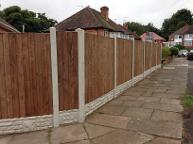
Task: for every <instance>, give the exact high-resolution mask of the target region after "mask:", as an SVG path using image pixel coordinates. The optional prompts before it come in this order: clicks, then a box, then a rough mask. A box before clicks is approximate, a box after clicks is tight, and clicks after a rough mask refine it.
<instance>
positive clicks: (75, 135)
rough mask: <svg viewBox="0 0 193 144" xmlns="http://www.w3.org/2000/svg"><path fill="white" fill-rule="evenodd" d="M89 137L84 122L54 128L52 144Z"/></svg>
mask: <svg viewBox="0 0 193 144" xmlns="http://www.w3.org/2000/svg"><path fill="white" fill-rule="evenodd" d="M85 139H88V137H87V134H86V132H85V130H84V128H83V125H82V124H73V125H69V126H64V127H59V128H55V129H53V130H52V135H51V142H52V144H61V143H67V142H74V141H80V140H85Z"/></svg>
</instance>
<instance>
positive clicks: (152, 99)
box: [137, 96, 161, 102]
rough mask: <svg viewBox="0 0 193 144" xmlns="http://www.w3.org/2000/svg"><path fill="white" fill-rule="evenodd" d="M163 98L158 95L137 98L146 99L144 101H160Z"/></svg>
mask: <svg viewBox="0 0 193 144" xmlns="http://www.w3.org/2000/svg"><path fill="white" fill-rule="evenodd" d="M160 99H161V98H158V97H145V96H143V97H138V98H137V100H140V101H144V102H159V101H160Z"/></svg>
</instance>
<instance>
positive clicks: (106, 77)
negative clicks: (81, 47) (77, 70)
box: [85, 34, 114, 103]
mask: <svg viewBox="0 0 193 144" xmlns="http://www.w3.org/2000/svg"><path fill="white" fill-rule="evenodd" d="M85 63H86V64H85V68H86V91H85V93H86V103H89V102H91V101H93V100H94V99H96V98H98V97H100V96H102V95H104V94H106V93H108V92H110V91H111V90H112V89H113V88H114V75H113V74H114V39H111V38H107V37H102V36H96V35H91V34H85Z"/></svg>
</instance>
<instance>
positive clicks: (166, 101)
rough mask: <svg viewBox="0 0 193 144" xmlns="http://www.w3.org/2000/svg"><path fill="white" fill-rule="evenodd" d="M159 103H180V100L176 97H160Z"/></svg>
mask: <svg viewBox="0 0 193 144" xmlns="http://www.w3.org/2000/svg"><path fill="white" fill-rule="evenodd" d="M160 102H161V103H166V104H176V105H180V103H181V101H180V100H176V99H167V98H161V101H160Z"/></svg>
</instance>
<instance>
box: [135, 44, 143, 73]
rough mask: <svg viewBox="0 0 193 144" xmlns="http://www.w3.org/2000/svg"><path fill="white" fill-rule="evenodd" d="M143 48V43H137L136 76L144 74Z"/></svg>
mask: <svg viewBox="0 0 193 144" xmlns="http://www.w3.org/2000/svg"><path fill="white" fill-rule="evenodd" d="M143 48H144V44H143V42H142V41H135V76H138V75H140V74H142V73H143V57H144V54H143Z"/></svg>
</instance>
